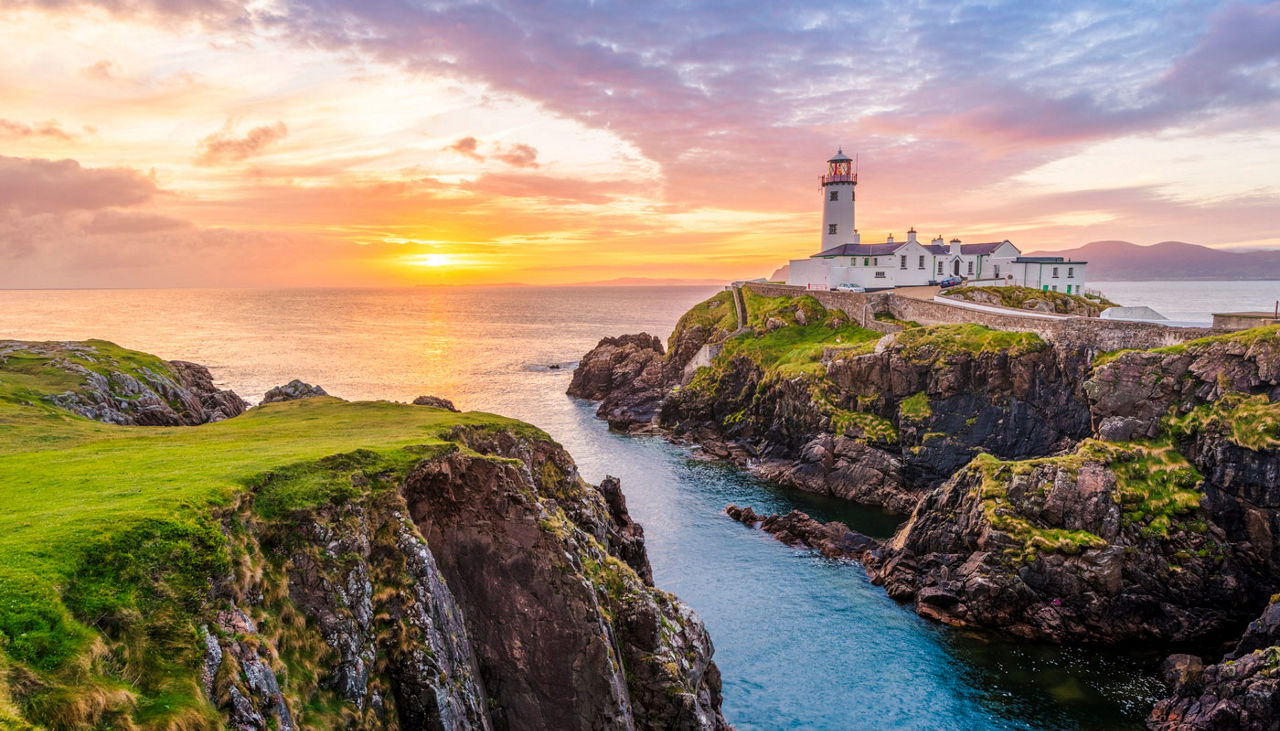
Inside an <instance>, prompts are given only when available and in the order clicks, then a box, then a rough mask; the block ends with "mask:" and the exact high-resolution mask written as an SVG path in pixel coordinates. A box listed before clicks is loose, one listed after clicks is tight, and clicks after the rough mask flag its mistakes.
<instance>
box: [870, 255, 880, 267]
mask: <svg viewBox="0 0 1280 731" xmlns="http://www.w3.org/2000/svg"><path fill="white" fill-rule="evenodd" d="M871 263H872V264H874V265H876V266H880V257H878V256H877V257H873V258H872V259H871Z"/></svg>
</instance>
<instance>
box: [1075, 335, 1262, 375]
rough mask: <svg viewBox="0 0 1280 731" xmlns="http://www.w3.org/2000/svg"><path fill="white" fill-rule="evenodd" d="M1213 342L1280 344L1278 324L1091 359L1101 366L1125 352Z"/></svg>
mask: <svg viewBox="0 0 1280 731" xmlns="http://www.w3.org/2000/svg"><path fill="white" fill-rule="evenodd" d="M1215 343H1228V344H1232V343H1234V344H1238V345H1243V346H1246V347H1250V346H1253V345H1257V344H1260V343H1261V344H1268V345H1280V325H1266V326H1263V327H1255V328H1251V329H1249V330H1238V331H1236V332H1231V333H1224V334H1222V335H1210V336H1208V337H1203V338H1197V339H1195V340H1188V341H1187V342H1185V343H1179V344H1177V345H1166V346H1164V347H1162V348H1151V349H1149V350H1146V351H1139V350H1138V349H1136V348H1122V349H1120V350H1110V351H1107V352H1104V353H1099V354H1098V355H1097V356H1096V357H1094V359H1093V367H1094V368H1095V369H1096V368H1101V367H1102V366H1104V365H1107V364H1108V363H1111V362H1112V361H1114V360H1116V359H1117V358H1119V357H1120V356H1122V355H1124V354H1125V353H1133V352H1149V353H1158V354H1160V355H1178V354H1181V353H1186V352H1188V351H1193V352H1194V351H1198V350H1199V349H1201V348H1204V347H1207V346H1211V345H1214V344H1215Z"/></svg>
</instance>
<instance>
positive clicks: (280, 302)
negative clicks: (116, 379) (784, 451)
mask: <svg viewBox="0 0 1280 731" xmlns="http://www.w3.org/2000/svg"><path fill="white" fill-rule="evenodd" d="M1090 288H1091V289H1100V290H1101V291H1103V292H1104V293H1106V294H1107V295H1108V296H1111V297H1112V298H1113V299H1116V300H1117V301H1121V302H1122V303H1124V304H1147V305H1150V306H1152V307H1153V308H1155V309H1156V310H1157V311H1160V312H1162V313H1163V314H1165V315H1167V316H1169V317H1170V318H1174V319H1180V320H1182V319H1189V320H1201V321H1206V322H1207V321H1208V319H1209V318H1208V314H1209V313H1210V312H1213V311H1221V310H1223V309H1235V310H1243V309H1269V308H1270V303H1269V300H1271V299H1273V298H1276V297H1280V283H1278V282H1231V283H1209V282H1190V283H1181V282H1179V283H1168V284H1166V283H1138V282H1123V283H1094V284H1091V285H1090ZM715 291H716V288H711V287H610V288H587V287H554V288H548V287H509V288H417V289H384V290H335V289H316V290H306V289H292V290H200V289H184V290H70V291H38V290H36V291H0V338H18V339H24V340H64V339H87V338H102V339H106V340H111V341H113V342H116V343H119V344H120V345H123V346H126V347H130V348H134V349H137V350H143V351H147V352H151V353H155V354H157V355H160V356H162V357H165V358H168V359H181V360H191V361H195V362H198V363H203V364H205V365H207V366H209V367H210V369H211V370H212V372H213V375H214V379H215V382H216V383H217V384H218V385H219V386H221V387H224V388H233V389H235V390H236V391H237V392H238V393H240V394H241V395H242V396H244V397H245V398H246V399H248V400H250V401H257V400H258V399H260V398H261V395H262V393H263V392H264V391H266V390H267V389H268V388H270V387H271V386H275V385H278V384H281V383H285V382H287V381H288V380H290V379H292V378H301V379H302V380H304V381H307V382H310V383H315V384H320V385H322V386H323V387H324V388H325V389H327V390H328V391H329V393H331V394H333V395H335V396H340V397H342V398H346V399H391V400H399V401H408V400H411V399H413V398H414V397H415V396H418V395H420V394H434V395H438V396H444V397H446V398H450V399H452V400H453V401H454V402H455V403H456V404H457V405H458V406H459V407H460V408H463V409H471V410H483V411H491V412H496V413H501V414H505V415H508V416H513V417H517V418H520V419H524V420H526V421H529V422H532V423H534V424H536V425H538V426H540V427H542V428H543V429H545V430H546V431H547V432H549V433H550V434H551V435H552V436H553V437H554V438H555V439H557V440H558V441H560V442H561V443H562V444H563V445H564V446H565V447H566V448H568V450H569V451H570V453H571V454H572V455H573V456H574V458H575V459H576V460H577V462H578V465H579V467H580V468H581V471H582V473H583V475H584V476H585V477H586V478H587V479H589V480H591V481H593V482H598V481H599V480H600V479H601V478H603V477H604V476H606V475H616V476H618V477H620V478H621V479H622V485H623V490H624V491H625V493H626V495H627V499H628V502H629V505H630V508H631V512H632V515H633V516H634V517H635V518H636V520H638V521H639V522H640V523H642V524H643V525H644V528H645V533H646V537H647V544H648V549H649V555H650V559H651V561H652V564H653V568H654V574H655V579H656V582H657V584H658V585H659V586H661V587H662V588H664V589H667V590H669V591H672V592H675V593H676V594H677V595H679V596H680V598H681V599H683V600H684V601H685V602H686V603H688V604H689V605H690V606H692V607H693V608H694V609H695V610H697V611H698V613H699V614H700V615H701V616H702V617H703V619H704V620H705V621H706V623H707V626H708V628H709V629H710V631H711V635H712V638H713V640H714V642H715V646H716V661H717V663H718V664H719V665H720V668H721V671H722V673H723V678H724V712H725V715H726V716H727V717H728V719H729V720H730V722H731V723H733V724H734V725H735V726H736V727H737V728H739V729H787V728H795V729H799V728H804V729H826V728H831V729H884V728H901V729H916V728H929V729H975V728H1002V729H1005V728H1097V729H1103V728H1125V727H1130V728H1138V727H1139V726H1140V725H1141V720H1142V718H1143V717H1145V715H1146V712H1147V710H1148V709H1149V707H1150V704H1151V702H1152V701H1153V699H1154V698H1155V697H1157V696H1158V695H1159V693H1160V691H1161V688H1160V686H1159V683H1158V682H1157V681H1156V678H1155V670H1156V666H1157V664H1158V662H1159V660H1160V658H1159V657H1158V656H1156V655H1145V656H1143V655H1128V654H1121V653H1114V652H1101V651H1094V650H1088V649H1083V648H1078V647H1066V648H1061V647H1048V646H1043V645H1036V644H1029V643H1013V642H1008V641H1005V640H1002V639H1001V638H998V637H991V636H985V635H977V634H973V633H967V632H960V631H956V630H953V629H949V628H946V627H941V626H938V625H936V624H933V623H930V622H927V621H925V620H923V619H921V618H919V617H918V616H916V615H915V614H914V613H912V612H911V611H909V610H907V609H906V608H904V607H902V606H900V605H898V604H897V603H895V602H893V601H892V600H890V599H889V598H888V597H887V596H885V594H884V592H883V591H882V590H881V589H879V588H877V587H874V586H872V585H871V584H870V582H869V581H868V580H867V577H866V575H865V574H864V572H863V571H862V569H861V568H860V567H858V566H856V565H848V564H842V563H838V562H833V561H830V560H827V559H823V558H821V557H818V556H814V555H812V554H810V553H807V552H804V551H796V550H793V549H790V548H787V547H786V546H784V545H782V544H780V543H778V542H777V541H775V540H773V539H772V538H771V537H769V536H767V535H765V534H764V533H763V532H761V531H758V530H751V529H748V528H745V527H744V526H741V525H739V524H737V523H734V522H733V521H731V520H730V519H729V518H728V517H727V516H725V515H724V514H723V512H722V511H723V509H724V506H725V505H727V504H729V503H737V504H739V505H751V506H752V507H754V508H755V509H756V511H757V512H769V511H786V510H790V509H792V508H799V509H802V510H805V511H807V512H809V513H811V514H813V515H815V516H816V517H818V518H821V519H824V520H831V519H841V520H844V521H846V522H847V523H849V524H850V525H851V526H853V527H854V528H856V529H858V530H861V531H863V532H865V533H867V534H869V535H873V536H877V537H887V536H888V535H889V534H890V533H891V532H892V530H893V528H894V526H895V525H896V523H897V520H898V519H897V518H895V517H894V516H890V515H887V514H884V513H882V512H879V511H876V510H868V509H864V508H857V507H852V506H849V505H846V504H842V503H839V502H838V501H834V500H830V499H822V498H819V497H817V496H812V495H807V494H804V493H799V492H795V491H787V490H782V489H778V488H774V487H772V486H770V485H768V484H766V483H763V482H761V481H759V480H756V479H754V478H752V477H751V476H749V475H747V474H744V473H743V472H741V471H739V470H737V469H734V468H732V467H729V466H725V465H722V464H718V463H714V462H708V461H705V460H702V459H699V458H697V456H696V455H694V454H693V453H692V452H690V451H689V450H688V449H686V448H684V447H679V446H675V445H672V444H669V443H667V442H665V441H663V440H661V439H659V438H655V437H627V436H623V435H619V434H614V433H611V432H610V431H609V430H608V428H607V426H606V425H605V424H604V423H603V422H601V421H599V420H598V419H596V418H595V417H594V407H593V405H592V404H589V403H585V402H582V401H578V400H575V399H571V398H569V397H567V396H565V395H564V391H565V388H566V387H567V386H568V383H569V379H570V374H571V370H572V367H573V365H574V363H575V362H576V360H577V359H578V357H580V356H581V355H582V354H583V353H585V352H586V351H587V350H588V349H590V348H591V347H592V346H594V345H595V344H596V342H597V341H598V340H599V339H600V338H601V337H604V336H609V335H619V334H623V333H632V332H641V331H644V332H649V333H651V334H654V335H657V336H659V337H662V338H666V337H667V336H668V335H669V334H670V332H671V330H672V328H673V327H674V325H675V322H676V320H677V319H678V318H679V316H680V315H681V314H682V313H683V312H684V311H685V310H686V309H687V308H688V307H689V306H691V305H693V304H694V303H696V302H698V301H700V300H702V299H704V298H706V297H707V296H709V295H711V294H713V293H714V292H715ZM1135 298H1143V301H1135Z"/></svg>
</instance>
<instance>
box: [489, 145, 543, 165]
mask: <svg viewBox="0 0 1280 731" xmlns="http://www.w3.org/2000/svg"><path fill="white" fill-rule="evenodd" d="M493 156H494V157H495V158H497V159H498V160H501V161H502V162H505V163H506V164H508V165H510V166H512V167H517V168H536V167H538V150H537V148H535V147H533V146H532V145H525V144H515V145H509V146H505V147H500V148H498V152H495V153H493Z"/></svg>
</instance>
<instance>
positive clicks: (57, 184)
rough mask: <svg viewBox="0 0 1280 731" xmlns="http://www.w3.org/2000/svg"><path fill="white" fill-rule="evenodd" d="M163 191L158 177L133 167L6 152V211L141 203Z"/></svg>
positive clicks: (0, 202)
mask: <svg viewBox="0 0 1280 731" xmlns="http://www.w3.org/2000/svg"><path fill="white" fill-rule="evenodd" d="M158 192H159V189H158V188H157V187H156V183H155V181H154V180H152V179H151V178H150V177H147V176H146V175H143V174H142V173H140V172H138V171H137V170H132V169H129V168H86V167H81V165H80V163H79V162H76V161H75V160H44V159H39V158H20V157H3V156H0V210H9V211H14V212H17V213H19V214H34V213H60V212H67V211H75V210H94V209H100V208H111V207H123V206H136V205H139V204H142V203H145V202H147V201H149V200H151V199H152V198H153V197H155V195H156V194H157V193H158Z"/></svg>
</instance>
